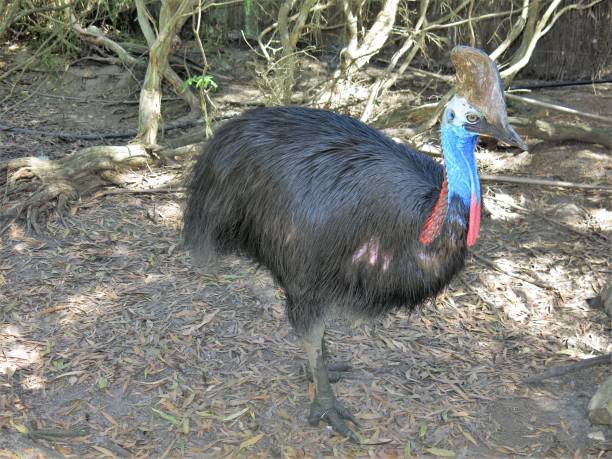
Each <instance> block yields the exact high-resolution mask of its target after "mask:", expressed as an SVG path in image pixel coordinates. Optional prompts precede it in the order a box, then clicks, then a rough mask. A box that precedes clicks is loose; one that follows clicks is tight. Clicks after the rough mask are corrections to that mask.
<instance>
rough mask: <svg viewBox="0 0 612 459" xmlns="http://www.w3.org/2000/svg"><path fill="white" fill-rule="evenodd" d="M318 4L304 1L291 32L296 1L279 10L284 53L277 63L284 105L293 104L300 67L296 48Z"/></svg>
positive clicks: (287, 2) (290, 0) (315, 1)
mask: <svg viewBox="0 0 612 459" xmlns="http://www.w3.org/2000/svg"><path fill="white" fill-rule="evenodd" d="M316 3H317V0H304V1H302V4H301V6H300V9H299V12H298V16H297V20H296V22H295V25H294V26H293V29H291V31H290V30H289V13H290V12H291V8H293V6H294V5H295V0H287V1H285V2H284V3H283V4H282V5H281V6H280V8H279V9H278V31H279V35H280V41H281V44H282V46H283V51H282V57H281V60H280V61H279V62H278V63H277V65H278V67H279V75H277V78H279V79H280V83H281V95H280V99H281V103H283V104H290V103H291V94H292V87H293V84H294V83H295V72H296V70H297V65H298V60H297V56H296V47H297V43H298V40H299V39H300V36H301V34H302V31H303V30H304V26H305V25H306V19H308V15H309V14H310V10H311V9H312V8H313V7H314V6H315V5H316Z"/></svg>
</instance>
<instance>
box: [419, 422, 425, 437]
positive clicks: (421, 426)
mask: <svg viewBox="0 0 612 459" xmlns="http://www.w3.org/2000/svg"><path fill="white" fill-rule="evenodd" d="M426 433H427V424H426V423H425V422H421V425H420V426H419V438H423V437H424V436H425V434H426Z"/></svg>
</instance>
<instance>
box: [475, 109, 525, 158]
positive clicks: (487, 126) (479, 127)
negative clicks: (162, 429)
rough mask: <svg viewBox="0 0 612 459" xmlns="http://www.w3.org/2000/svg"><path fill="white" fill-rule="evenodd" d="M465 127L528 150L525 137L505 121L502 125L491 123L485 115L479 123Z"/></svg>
mask: <svg viewBox="0 0 612 459" xmlns="http://www.w3.org/2000/svg"><path fill="white" fill-rule="evenodd" d="M465 128H466V129H467V130H468V131H472V132H476V133H478V134H484V135H487V136H489V137H495V138H496V139H498V140H501V141H502V142H505V143H507V144H510V145H513V146H515V147H518V148H520V149H521V150H523V151H528V149H529V148H528V146H527V144H526V143H525V141H524V140H523V139H521V137H520V136H519V135H518V134H517V133H516V131H515V130H514V129H513V128H512V126H510V125H509V124H508V123H503V125H502V126H497V125H495V124H492V123H489V122H488V121H487V120H486V119H485V118H484V117H483V118H481V119H480V121H479V122H478V123H475V124H466V126H465Z"/></svg>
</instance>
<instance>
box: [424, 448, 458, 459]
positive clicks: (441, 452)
mask: <svg viewBox="0 0 612 459" xmlns="http://www.w3.org/2000/svg"><path fill="white" fill-rule="evenodd" d="M425 451H427V452H428V453H430V454H433V455H434V456H440V457H455V453H454V452H453V451H451V450H450V449H442V448H427V449H426V450H425Z"/></svg>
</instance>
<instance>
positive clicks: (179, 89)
mask: <svg viewBox="0 0 612 459" xmlns="http://www.w3.org/2000/svg"><path fill="white" fill-rule="evenodd" d="M136 7H137V14H138V25H139V26H140V30H141V31H142V34H143V35H144V37H145V40H146V41H147V45H148V46H149V48H151V47H152V46H153V44H154V43H155V40H156V37H155V32H154V31H153V29H152V28H151V22H150V19H149V18H150V17H151V15H150V14H149V12H148V11H147V9H146V6H144V4H143V1H142V0H136ZM163 75H164V78H165V79H166V81H167V82H168V83H170V85H171V86H172V89H173V91H174V92H175V93H176V94H177V95H178V96H180V97H182V98H183V99H184V100H185V102H187V104H188V105H189V108H190V111H191V115H192V116H199V115H200V113H201V111H200V103H199V101H198V98H197V97H196V96H195V94H193V92H191V90H190V89H189V88H187V89H185V90H183V80H182V79H181V77H179V76H178V75H177V74H176V72H175V71H174V70H173V69H172V67H170V66H169V65H167V66H166V68H165V70H164V73H163Z"/></svg>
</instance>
